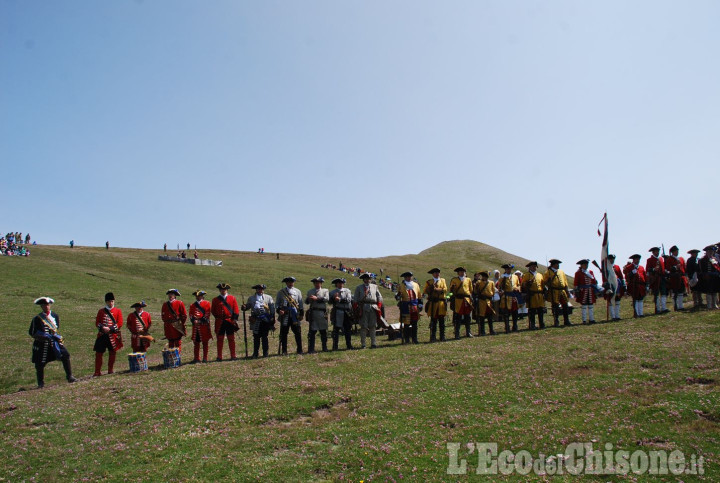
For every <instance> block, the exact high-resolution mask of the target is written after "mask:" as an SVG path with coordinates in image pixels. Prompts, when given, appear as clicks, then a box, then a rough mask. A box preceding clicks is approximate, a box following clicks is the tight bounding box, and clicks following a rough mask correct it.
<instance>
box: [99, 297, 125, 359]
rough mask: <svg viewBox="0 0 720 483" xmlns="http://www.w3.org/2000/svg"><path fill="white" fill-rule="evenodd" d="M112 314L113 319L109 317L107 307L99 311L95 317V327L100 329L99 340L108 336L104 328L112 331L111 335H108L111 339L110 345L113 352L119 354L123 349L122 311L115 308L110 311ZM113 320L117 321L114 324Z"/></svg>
mask: <svg viewBox="0 0 720 483" xmlns="http://www.w3.org/2000/svg"><path fill="white" fill-rule="evenodd" d="M110 313H111V314H112V318H110V316H109V315H108V313H107V310H106V308H105V307H103V308H101V309H100V310H98V313H97V316H95V327H97V328H98V335H97V338H98V339H99V338H100V337H102V336H104V335H106V334H105V332H104V331H103V330H102V329H103V327H107V328H108V329H110V333H109V334H107V336H108V337H109V338H110V345H111V346H112V348H113V350H114V351H116V352H117V351H119V350H120V349H122V348H123V341H122V334H121V333H120V327H122V325H123V317H122V311H121V310H120V309H119V308H117V307H113V308H112V309H110ZM113 318H114V319H115V322H114V323H113V321H112V319H113ZM103 350H105V349H103Z"/></svg>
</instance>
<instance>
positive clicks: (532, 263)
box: [525, 262, 538, 268]
mask: <svg viewBox="0 0 720 483" xmlns="http://www.w3.org/2000/svg"><path fill="white" fill-rule="evenodd" d="M537 264H538V262H530V263H528V264H527V265H525V266H526V267H528V268H530V265H535V266H536V267H537Z"/></svg>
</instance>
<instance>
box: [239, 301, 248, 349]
mask: <svg viewBox="0 0 720 483" xmlns="http://www.w3.org/2000/svg"><path fill="white" fill-rule="evenodd" d="M240 297H241V298H242V304H243V305H245V297H244V296H242V295H240ZM242 313H243V336H244V337H245V359H247V358H248V346H247V321H246V320H245V311H244V310H243V311H242Z"/></svg>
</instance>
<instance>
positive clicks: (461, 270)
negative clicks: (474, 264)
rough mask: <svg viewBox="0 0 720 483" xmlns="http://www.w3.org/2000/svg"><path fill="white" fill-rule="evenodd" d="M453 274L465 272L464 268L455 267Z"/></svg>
mask: <svg viewBox="0 0 720 483" xmlns="http://www.w3.org/2000/svg"><path fill="white" fill-rule="evenodd" d="M453 272H467V270H465V267H457V268H456V269H455V270H453Z"/></svg>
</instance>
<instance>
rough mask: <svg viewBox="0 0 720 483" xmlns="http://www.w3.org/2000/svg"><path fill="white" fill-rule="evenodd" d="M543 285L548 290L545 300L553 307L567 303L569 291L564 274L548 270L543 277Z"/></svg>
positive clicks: (560, 271) (559, 271)
mask: <svg viewBox="0 0 720 483" xmlns="http://www.w3.org/2000/svg"><path fill="white" fill-rule="evenodd" d="M543 284H544V285H545V286H546V287H547V288H548V291H547V295H546V296H545V299H546V300H547V301H548V302H550V303H551V304H553V305H556V304H566V303H567V302H568V295H567V291H568V290H569V287H568V281H567V278H565V272H563V271H562V270H560V269H558V271H557V272H556V271H554V270H553V269H552V268H548V271H547V272H545V275H543Z"/></svg>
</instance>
